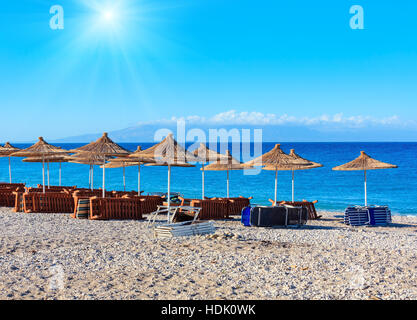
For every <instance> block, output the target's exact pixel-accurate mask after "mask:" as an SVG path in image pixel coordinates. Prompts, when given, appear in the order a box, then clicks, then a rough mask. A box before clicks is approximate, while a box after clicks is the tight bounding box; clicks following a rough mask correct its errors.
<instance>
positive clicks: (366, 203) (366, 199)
mask: <svg viewBox="0 0 417 320" xmlns="http://www.w3.org/2000/svg"><path fill="white" fill-rule="evenodd" d="M364 173H365V183H364V186H365V207H366V206H367V205H368V196H367V190H366V170H364Z"/></svg>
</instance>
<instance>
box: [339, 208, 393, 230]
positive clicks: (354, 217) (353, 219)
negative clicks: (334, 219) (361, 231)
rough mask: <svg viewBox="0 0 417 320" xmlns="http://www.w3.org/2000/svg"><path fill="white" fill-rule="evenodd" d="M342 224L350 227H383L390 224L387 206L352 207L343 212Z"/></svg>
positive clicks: (389, 212) (390, 219)
mask: <svg viewBox="0 0 417 320" xmlns="http://www.w3.org/2000/svg"><path fill="white" fill-rule="evenodd" d="M344 222H345V224H347V225H351V226H366V225H368V226H385V225H387V224H389V223H391V222H392V217H391V210H390V209H389V208H388V206H352V207H348V208H346V210H345V216H344Z"/></svg>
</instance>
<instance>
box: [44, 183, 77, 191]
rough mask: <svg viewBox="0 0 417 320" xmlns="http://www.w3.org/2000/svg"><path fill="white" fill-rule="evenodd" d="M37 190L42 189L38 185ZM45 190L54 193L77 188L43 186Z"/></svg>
mask: <svg viewBox="0 0 417 320" xmlns="http://www.w3.org/2000/svg"><path fill="white" fill-rule="evenodd" d="M38 189H43V186H42V185H41V184H38ZM45 189H48V190H54V191H64V190H76V189H77V186H49V187H48V186H45Z"/></svg>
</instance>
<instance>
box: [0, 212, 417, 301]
mask: <svg viewBox="0 0 417 320" xmlns="http://www.w3.org/2000/svg"><path fill="white" fill-rule="evenodd" d="M320 214H322V215H324V217H323V218H322V219H320V220H319V221H309V224H308V225H307V226H305V227H303V228H300V229H292V228H291V229H282V228H279V229H269V228H245V227H243V226H242V225H241V224H240V222H239V221H227V222H216V227H217V231H216V234H215V236H195V237H187V238H176V239H174V240H156V239H154V238H153V233H152V230H151V229H148V228H146V223H145V221H89V220H75V219H72V218H70V217H69V215H67V214H22V213H14V212H12V211H11V210H10V209H8V208H0V230H1V235H0V271H1V272H0V299H417V277H416V275H417V259H416V257H417V232H416V231H417V217H400V216H395V217H393V222H394V223H393V224H392V225H391V226H389V227H359V228H352V227H347V226H345V225H343V224H342V222H341V221H342V219H341V217H342V214H341V213H339V214H335V213H326V212H321V213H320Z"/></svg>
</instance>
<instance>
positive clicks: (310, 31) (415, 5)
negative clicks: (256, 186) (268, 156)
mask: <svg viewBox="0 0 417 320" xmlns="http://www.w3.org/2000/svg"><path fill="white" fill-rule="evenodd" d="M55 4H59V5H61V6H62V7H63V8H64V23H65V27H64V29H63V30H51V29H50V27H49V20H50V18H51V17H52V15H51V14H50V13H49V8H50V7H51V6H52V5H55ZM354 4H359V5H362V6H363V8H364V13H365V15H364V18H365V29H364V30H352V29H350V27H349V20H350V17H351V14H350V13H349V8H350V7H351V6H352V5H354ZM108 11H111V12H112V15H113V16H112V19H104V18H103V13H105V12H108ZM416 13H417V2H416V1H413V0H403V1H400V2H393V1H385V0H379V1H377V0H355V1H353V0H352V1H348V0H338V1H334V0H326V1H325V0H317V1H300V0H292V1H288V0H268V1H266V0H259V1H249V0H178V1H176V0H137V1H129V0H124V1H123V0H119V1H105V0H103V1H82V0H72V1H66V0H53V1H45V0H32V1H29V0H14V1H2V2H1V4H0V30H1V31H0V106H1V117H2V118H4V119H9V121H2V126H1V127H0V141H6V140H11V141H24V140H33V139H34V138H36V137H37V136H39V135H44V136H45V137H47V138H50V139H56V138H61V137H66V136H75V135H81V134H87V133H95V132H102V131H112V130H117V129H123V128H126V127H129V126H133V125H135V124H137V123H142V122H145V123H149V122H152V121H159V120H161V119H171V118H172V117H190V116H197V117H202V118H203V119H211V120H210V121H212V120H213V119H218V117H219V114H220V115H221V116H224V115H225V114H226V115H230V114H231V112H232V111H233V112H234V114H235V115H236V114H237V115H238V116H237V117H234V118H233V119H232V120H233V121H237V120H236V119H237V118H238V119H240V120H239V121H240V122H239V123H242V122H245V115H246V113H242V112H248V113H249V114H250V115H253V114H254V113H255V112H256V115H257V117H250V121H252V122H251V124H254V125H256V121H258V120H259V121H260V123H262V124H263V122H262V121H263V119H264V118H268V117H269V116H270V115H271V114H272V115H273V117H275V118H279V119H281V118H280V117H282V116H284V115H285V117H286V118H285V117H284V118H285V119H287V118H289V119H292V121H301V123H303V121H304V122H308V120H309V119H313V120H314V119H316V120H317V119H322V118H323V117H329V118H330V119H336V120H338V119H340V117H342V119H353V120H352V121H355V120H354V119H357V118H358V117H359V118H361V119H370V120H372V121H373V122H374V123H377V124H378V123H381V124H382V125H386V126H387V130H393V131H394V130H397V129H398V127H401V126H405V127H406V128H411V129H413V130H414V129H415V128H416V125H415V124H414V122H415V121H417V108H416V105H417V104H416V102H417V41H416V37H415V34H416V31H417V19H415V17H416ZM233 112H232V113H233ZM259 114H260V115H259ZM242 115H243V116H242ZM294 119H296V120H294ZM387 119H388V120H387ZM389 119H395V121H394V122H395V123H394V124H393V125H391V124H392V123H391V122H390V120H389ZM336 120H335V123H336V124H337V123H341V124H340V125H341V126H343V125H344V124H345V123H346V121H342V122H340V121H336ZM222 121H223V122H224V121H225V120H224V117H223V118H222ZM226 121H227V117H226ZM364 140H366V137H364Z"/></svg>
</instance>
